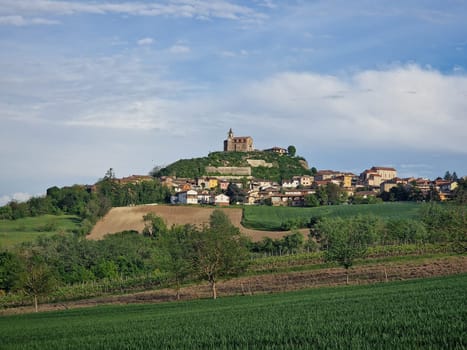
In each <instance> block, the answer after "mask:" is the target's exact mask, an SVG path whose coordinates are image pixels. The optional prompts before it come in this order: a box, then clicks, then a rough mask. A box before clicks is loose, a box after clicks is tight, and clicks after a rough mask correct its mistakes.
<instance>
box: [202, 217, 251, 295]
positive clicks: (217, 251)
mask: <svg viewBox="0 0 467 350" xmlns="http://www.w3.org/2000/svg"><path fill="white" fill-rule="evenodd" d="M193 249H194V259H193V262H194V264H193V265H194V268H195V270H196V272H197V273H198V275H199V276H200V277H201V278H203V279H206V280H207V281H208V282H209V284H210V287H211V291H212V298H213V299H216V298H217V289H216V282H217V281H218V279H219V278H226V277H229V276H234V275H237V274H238V273H240V272H242V271H244V270H245V269H246V266H247V261H248V260H247V258H248V250H247V248H246V239H245V237H244V236H242V235H241V234H240V231H239V229H238V228H237V227H235V226H233V225H232V223H231V222H230V220H229V218H228V217H227V215H226V214H225V213H224V212H223V211H222V210H219V209H216V210H214V211H213V212H212V214H211V217H210V224H209V227H205V228H204V229H203V230H201V231H195V232H194V233H193Z"/></svg>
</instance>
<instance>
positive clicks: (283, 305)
mask: <svg viewBox="0 0 467 350" xmlns="http://www.w3.org/2000/svg"><path fill="white" fill-rule="evenodd" d="M466 320H467V275H465V274H464V275H456V276H448V277H442V278H433V279H420V280H412V281H404V282H394V283H381V284H375V285H367V286H352V287H335V288H322V289H312V290H306V291H300V292H291V293H285V294H269V295H258V296H252V297H247V296H244V297H232V298H222V299H218V300H198V301H190V302H180V303H176V302H173V303H166V304H145V305H126V306H105V307H104V306H103V307H95V308H89V309H75V310H68V311H60V312H47V313H39V314H27V315H16V316H4V317H1V318H0V339H1V345H0V347H1V348H2V349H465V348H466V347H467V323H466Z"/></svg>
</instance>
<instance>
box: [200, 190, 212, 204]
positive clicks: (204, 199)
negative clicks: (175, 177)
mask: <svg viewBox="0 0 467 350" xmlns="http://www.w3.org/2000/svg"><path fill="white" fill-rule="evenodd" d="M198 203H199V204H212V195H211V193H209V191H206V190H203V191H201V192H200V193H198Z"/></svg>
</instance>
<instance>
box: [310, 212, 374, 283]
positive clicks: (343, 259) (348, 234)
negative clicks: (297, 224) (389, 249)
mask: <svg viewBox="0 0 467 350" xmlns="http://www.w3.org/2000/svg"><path fill="white" fill-rule="evenodd" d="M377 222H378V219H375V218H371V217H355V218H351V219H342V218H323V219H321V220H320V222H319V223H318V224H317V225H316V226H315V228H316V230H317V231H318V232H319V236H320V237H321V241H322V244H323V246H324V247H325V254H324V256H325V259H326V261H334V262H337V263H338V264H339V265H341V266H342V267H344V268H345V271H346V283H347V284H348V283H349V268H350V267H351V266H352V265H353V262H354V260H355V259H358V258H363V257H364V256H365V255H366V252H367V247H368V245H369V244H371V243H372V242H373V241H374V240H375V236H376V230H377V228H378V226H379V225H377Z"/></svg>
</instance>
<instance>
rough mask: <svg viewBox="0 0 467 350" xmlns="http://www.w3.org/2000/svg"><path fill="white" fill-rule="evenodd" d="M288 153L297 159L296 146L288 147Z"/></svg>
mask: <svg viewBox="0 0 467 350" xmlns="http://www.w3.org/2000/svg"><path fill="white" fill-rule="evenodd" d="M287 153H288V154H289V156H291V157H295V154H296V153H297V149H296V148H295V146H292V145H290V146H289V147H287Z"/></svg>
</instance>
